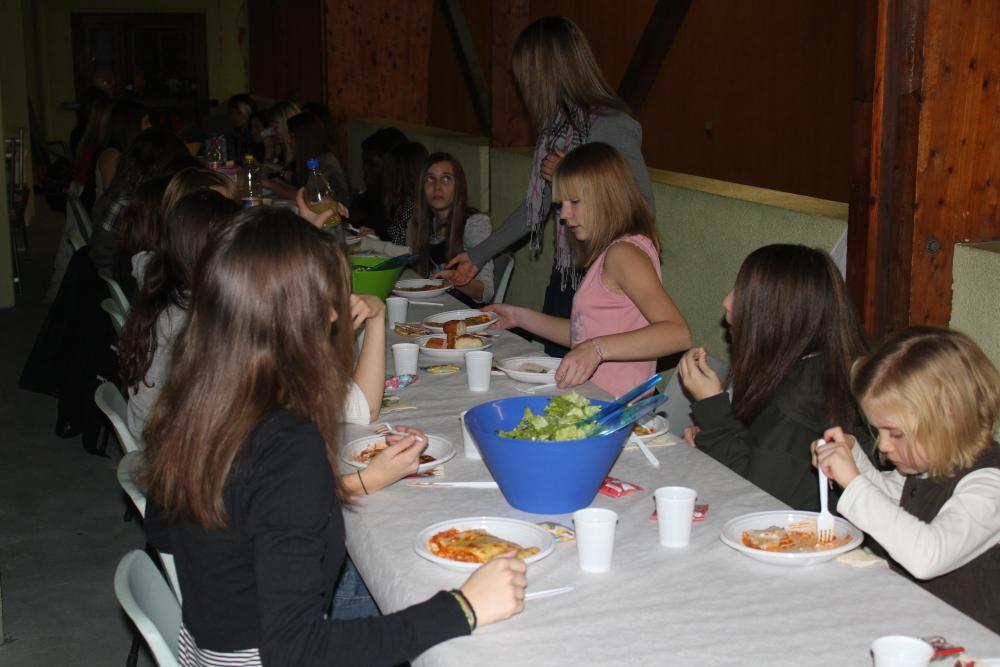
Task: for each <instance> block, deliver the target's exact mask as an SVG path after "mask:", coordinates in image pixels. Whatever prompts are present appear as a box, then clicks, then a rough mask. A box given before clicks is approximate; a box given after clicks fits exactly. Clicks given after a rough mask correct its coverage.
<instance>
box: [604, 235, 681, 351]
mask: <svg viewBox="0 0 1000 667" xmlns="http://www.w3.org/2000/svg"><path fill="white" fill-rule="evenodd" d="M604 266H605V270H606V271H607V276H608V277H609V278H610V279H611V281H612V282H613V283H614V285H608V287H619V288H621V290H622V291H623V292H624V293H625V295H626V296H628V298H629V299H630V300H631V301H632V303H634V304H635V305H636V307H637V308H638V309H639V312H641V313H642V315H643V317H645V318H646V319H647V320H649V322H650V324H649V326H647V327H643V328H642V329H636V330H635V331H629V332H625V333H621V334H615V335H612V336H601V350H602V352H603V354H604V358H605V359H614V360H617V361H631V360H636V359H649V358H652V357H662V356H666V355H668V354H673V353H675V352H680V351H682V350H686V349H687V348H689V347H691V330H690V329H689V328H688V324H687V320H685V319H684V316H683V315H681V311H680V310H679V309H678V308H677V306H676V304H674V301H673V299H671V298H670V295H669V294H667V292H666V290H665V289H664V288H663V284H662V283H661V282H660V278H659V276H657V275H656V270H655V269H654V268H653V264H652V261H651V260H650V258H649V256H648V255H646V253H645V252H643V251H642V250H641V249H640V248H639V247H638V246H636V245H635V244H633V243H615V244H614V245H612V246H611V248H610V249H609V250H608V254H607V257H606V258H605V260H604Z"/></svg>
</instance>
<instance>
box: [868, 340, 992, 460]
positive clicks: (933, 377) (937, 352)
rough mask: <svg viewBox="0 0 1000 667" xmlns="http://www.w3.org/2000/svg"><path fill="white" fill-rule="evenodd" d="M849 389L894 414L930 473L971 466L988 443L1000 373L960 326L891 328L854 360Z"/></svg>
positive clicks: (990, 438)
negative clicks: (877, 345) (868, 353)
mask: <svg viewBox="0 0 1000 667" xmlns="http://www.w3.org/2000/svg"><path fill="white" fill-rule="evenodd" d="M852 388H853V390H854V395H855V396H856V397H857V399H858V402H859V403H869V402H871V403H874V404H877V405H878V406H880V407H882V408H883V409H885V411H886V412H889V413H894V414H897V415H899V416H900V420H901V422H902V424H903V432H904V433H906V436H907V437H908V438H909V439H910V442H911V443H912V442H913V441H916V442H919V443H920V445H921V446H922V447H923V450H924V455H925V456H926V457H927V463H928V466H929V470H928V472H929V473H930V475H931V476H932V477H939V476H942V477H947V476H950V475H952V474H954V473H955V472H957V471H959V470H963V469H966V468H969V467H971V466H972V464H973V463H974V462H975V460H976V459H977V458H978V457H979V455H980V454H982V453H983V452H984V451H986V449H987V448H988V447H989V446H990V445H991V444H992V442H993V437H994V432H995V429H996V427H997V417H998V415H1000V373H998V372H997V369H996V366H994V365H993V364H992V363H991V362H990V360H989V358H988V357H987V356H986V355H985V354H984V353H983V351H982V350H981V349H980V348H979V346H978V345H976V344H975V343H974V342H973V341H972V339H971V338H969V337H968V336H967V335H965V334H964V333H962V332H960V331H955V330H953V329H945V328H943V327H931V326H922V327H912V328H910V329H904V330H903V331H899V332H897V333H895V334H893V335H892V336H890V337H889V338H887V339H886V340H885V342H884V343H883V344H882V346H881V347H880V348H879V350H878V351H877V352H876V353H875V354H874V355H872V356H871V357H870V358H867V359H862V360H860V361H859V362H858V363H857V364H856V366H855V368H854V378H853V382H852Z"/></svg>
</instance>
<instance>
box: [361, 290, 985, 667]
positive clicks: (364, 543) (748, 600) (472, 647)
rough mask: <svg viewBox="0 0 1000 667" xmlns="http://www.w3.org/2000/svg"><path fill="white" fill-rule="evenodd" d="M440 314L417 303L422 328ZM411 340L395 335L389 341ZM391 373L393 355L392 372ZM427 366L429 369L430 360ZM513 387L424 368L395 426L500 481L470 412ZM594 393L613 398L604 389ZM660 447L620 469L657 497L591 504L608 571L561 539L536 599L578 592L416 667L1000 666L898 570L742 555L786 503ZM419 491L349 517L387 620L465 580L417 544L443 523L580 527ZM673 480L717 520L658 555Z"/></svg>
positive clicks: (431, 654)
mask: <svg viewBox="0 0 1000 667" xmlns="http://www.w3.org/2000/svg"><path fill="white" fill-rule="evenodd" d="M434 300H435V301H444V300H445V297H438V298H436V299H434ZM448 300H449V301H450V297H449V298H448ZM456 307H457V306H456ZM434 312H436V311H435V309H432V308H430V307H421V306H412V305H411V306H410V316H409V318H408V319H409V320H411V321H413V320H417V319H420V318H421V317H425V316H426V315H429V314H432V313H434ZM398 340H399V339H398V337H396V336H395V334H392V333H390V335H389V343H390V344H391V343H392V342H397V341H398ZM493 352H494V354H495V356H496V358H504V357H509V356H516V355H520V354H526V353H541V347H540V346H539V345H537V344H534V343H529V342H527V341H524V340H522V339H520V338H518V337H516V336H514V335H513V334H510V333H506V334H505V335H504V336H503V337H501V338H500V339H498V340H497V342H496V343H495V345H494V347H493ZM391 363H392V362H391V355H390V361H389V366H388V367H389V369H390V372H391V368H392V365H391ZM421 365H426V363H425V360H424V359H421ZM515 384H517V385H518V386H524V385H520V384H519V383H514V382H512V381H511V380H509V379H508V378H506V377H503V378H501V377H497V376H494V377H493V385H492V387H491V390H490V392H488V393H485V394H478V395H477V394H470V393H469V392H468V391H467V389H466V376H465V372H464V368H463V372H461V373H457V374H454V375H449V376H432V375H429V374H427V373H423V374H422V375H421V378H420V380H419V381H418V382H417V383H415V384H414V385H412V386H411V387H408V388H407V389H405V390H403V391H402V392H400V396H401V398H402V399H403V400H405V401H406V402H409V403H413V404H415V405H417V406H419V409H418V410H414V411H408V412H401V413H396V414H392V415H389V416H388V417H387V419H389V420H391V421H392V422H393V423H397V422H398V423H401V424H409V425H414V426H417V427H420V428H423V429H424V430H426V431H427V432H428V433H432V434H435V435H440V436H443V437H445V438H447V439H448V440H450V441H451V442H452V443H453V444H454V445H455V447H456V449H457V450H458V452H459V453H458V455H457V456H456V458H455V459H453V460H452V461H450V462H448V463H447V464H446V465H445V476H444V477H436V478H434V479H438V480H456V481H457V480H463V481H464V480H489V479H491V478H490V475H489V472H488V470H487V469H486V466H485V465H484V464H483V463H482V462H481V461H473V460H469V459H466V458H465V457H464V456H463V454H462V438H461V430H460V426H459V422H458V416H457V415H458V413H459V412H461V411H462V410H465V409H468V408H470V407H472V406H473V405H477V404H479V403H481V402H483V401H485V400H490V399H491V398H494V397H496V396H510V395H520V394H518V393H517V392H516V391H515V390H514V389H513V386H514V385H515ZM548 393H551V392H548ZM581 393H584V394H585V395H588V396H592V397H602V398H603V397H605V396H603V395H602V393H601V392H600V390H597V389H596V388H594V387H592V386H590V385H587V386H585V387H584V388H583V390H582V392H581ZM370 432H371V430H370V428H368V427H360V426H351V427H349V428H348V436H349V437H351V438H353V437H360V436H361V435H367V434H369V433H370ZM654 452H655V453H656V455H657V457H658V458H659V459H660V460H661V462H662V465H661V467H660V468H659V469H656V468H653V467H651V466H650V465H648V464H647V463H646V461H645V459H644V458H643V456H642V454H641V453H640V452H639V451H637V450H634V449H630V450H625V451H624V452H623V453H622V454H621V456H620V457H619V459H618V461H617V462H616V464H615V466H614V468H613V470H612V474H613V475H614V476H616V477H620V478H622V479H625V480H628V481H631V482H635V483H638V484H640V485H641V486H643V487H645V488H646V491H645V492H643V493H638V494H633V495H631V496H628V497H625V498H618V499H613V498H608V497H605V496H602V495H598V496H597V497H596V498H595V500H594V502H593V505H594V506H597V507H607V508H610V509H614V510H615V511H616V512H618V514H619V524H618V529H617V534H616V542H615V555H614V562H613V565H612V570H611V572H610V573H607V574H596V575H595V574H587V573H584V572H581V571H580V569H579V567H578V564H577V559H576V548H575V543H572V542H571V543H567V544H558V545H557V546H556V550H555V552H554V553H553V554H552V555H550V556H549V557H547V558H545V559H544V560H542V561H539V562H537V563H535V564H533V565H532V566H531V567H530V568H529V572H528V580H529V584H528V589H529V590H532V589H536V590H538V589H546V588H554V587H558V586H574V587H575V589H576V590H575V591H573V592H571V593H568V594H565V595H561V596H558V597H553V598H548V599H541V600H535V601H530V602H528V603H527V605H526V608H525V610H524V612H523V613H521V614H520V615H518V616H515V617H514V618H512V619H510V620H508V621H505V622H503V623H498V624H495V625H492V626H488V627H485V628H480V629H478V630H477V631H476V632H475V633H474V634H473V635H472V636H470V637H464V638H460V639H456V640H452V641H449V642H446V643H444V644H441V645H439V646H437V647H434V648H432V649H430V650H429V651H427V652H426V653H424V654H423V655H421V656H420V657H419V658H417V659H416V660H415V661H414V664H415V665H418V666H455V667H459V666H461V667H468V666H469V665H497V666H501V665H502V666H504V667H509V666H510V665H546V666H548V665H581V664H583V665H600V664H627V665H665V664H684V665H763V664H767V665H779V666H780V665H789V666H792V665H794V666H799V665H870V664H871V662H870V658H869V654H868V646H869V644H870V643H871V641H872V640H873V639H875V638H876V637H879V636H882V635H888V634H905V635H911V636H918V637H919V636H929V635H943V636H945V637H946V638H948V639H949V640H950V641H952V642H953V643H959V644H962V645H964V646H965V647H966V648H967V650H968V652H969V653H970V654H972V655H976V656H978V657H988V656H1000V636H998V635H996V634H994V633H992V632H990V631H989V630H988V629H986V628H984V627H983V626H981V625H979V624H978V623H976V622H974V621H972V620H971V619H969V618H968V617H966V616H964V615H963V614H961V613H959V612H958V611H956V610H954V609H952V608H951V607H950V606H948V605H947V604H945V603H943V602H941V601H939V600H938V599H937V598H935V597H934V596H932V595H930V594H929V593H926V592H924V591H923V590H922V589H921V588H919V587H918V586H916V585H914V584H912V583H910V582H909V581H907V580H906V579H904V578H903V577H900V576H898V575H896V574H895V573H893V572H891V571H889V570H888V569H885V568H879V567H876V568H867V569H858V568H852V567H850V566H848V565H845V564H842V563H839V562H829V563H825V564H821V565H817V566H814V567H808V568H787V567H778V566H774V565H767V564H764V563H759V562H756V561H753V560H751V559H749V558H747V557H745V556H743V555H742V554H740V553H737V552H736V551H734V550H732V549H730V548H729V547H727V546H725V545H724V544H723V543H722V542H721V541H720V540H719V532H720V529H721V527H722V525H723V524H724V523H725V522H726V521H728V520H729V519H731V518H733V517H736V516H739V515H741V514H745V513H748V512H754V511H763V510H771V509H782V508H783V507H784V506H783V505H782V504H781V503H780V502H779V501H777V500H775V499H774V498H772V497H771V496H769V495H767V494H766V493H764V492H763V491H760V490H759V489H757V488H756V487H754V486H753V485H751V484H749V483H748V482H746V481H745V480H743V479H742V478H741V477H740V476H738V475H736V474H735V473H733V472H731V471H730V470H729V469H728V468H726V467H724V466H722V465H720V464H719V463H717V462H716V461H714V460H713V459H711V458H710V457H708V456H707V455H705V454H703V453H701V452H699V451H698V450H696V449H694V448H692V447H688V446H687V445H677V446H673V447H662V448H658V449H655V450H654ZM553 474H558V471H553ZM408 484H409V480H403V481H402V482H399V483H397V484H396V485H394V486H392V487H390V488H387V489H384V490H382V491H379V492H378V493H376V494H374V495H372V496H370V497H366V498H363V499H362V500H361V501H360V502H359V503H358V504H357V505H356V506H355V507H354V508H353V509H350V510H347V511H345V516H346V520H347V536H348V549H349V551H350V553H351V556H352V558H353V559H354V561H355V563H356V565H357V567H358V569H359V570H360V572H361V574H362V576H363V577H364V579H365V581H366V582H368V585H369V588H370V589H371V592H372V595H373V596H374V597H375V600H376V601H377V602H378V604H379V606H380V607H381V609H382V610H383V611H384V612H391V611H395V610H399V609H402V608H404V607H406V606H409V605H411V604H414V603H416V602H419V601H421V600H424V599H426V598H428V597H430V596H431V595H432V594H433V593H434V592H435V591H438V590H441V589H450V588H455V587H457V586H459V585H461V583H462V582H463V581H464V576H463V575H462V574H461V573H456V572H451V571H448V570H445V569H442V568H440V567H438V566H436V565H434V564H432V563H429V562H427V561H425V560H424V559H422V558H420V557H419V556H417V555H416V553H415V552H414V550H413V540H414V536H415V535H416V534H417V533H418V532H419V531H420V530H421V529H423V528H425V527H426V526H428V525H430V524H432V523H435V522H438V521H443V520H446V519H453V518H459V517H464V516H478V515H489V516H504V517H513V518H520V519H526V520H529V521H544V520H554V521H557V522H559V523H562V524H565V525H567V526H572V519H571V517H570V516H569V515H556V516H542V515H534V514H526V513H524V512H520V511H518V510H515V509H514V508H512V507H511V506H510V505H508V504H507V503H506V502H505V501H504V499H503V497H502V495H501V494H500V492H499V491H496V490H477V489H423V488H414V487H411V486H408ZM675 484H676V485H684V486H690V487H692V488H694V489H696V490H697V491H698V502H701V503H709V504H710V509H709V512H708V516H707V518H706V520H705V521H704V522H701V523H696V524H694V527H693V530H692V536H691V545H690V546H689V547H686V548H683V549H676V550H674V549H667V548H665V547H661V546H659V542H658V537H657V526H656V522H655V521H651V520H650V518H649V515H650V513H651V512H652V510H653V500H652V490H653V489H655V488H656V487H658V486H665V485H675Z"/></svg>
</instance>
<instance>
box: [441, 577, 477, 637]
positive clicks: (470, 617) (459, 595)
mask: <svg viewBox="0 0 1000 667" xmlns="http://www.w3.org/2000/svg"><path fill="white" fill-rule="evenodd" d="M448 592H449V593H451V594H452V596H453V597H454V598H455V600H457V601H458V606H459V607H461V608H462V613H463V614H465V620H466V621H468V623H469V632H472V631H473V630H475V629H476V626H477V625H479V619H478V618H476V610H475V609H474V608H473V607H472V603H471V602H469V598H467V597H465V593H463V592H462V591H460V590H459V589H457V588H453V589H451V590H450V591H448Z"/></svg>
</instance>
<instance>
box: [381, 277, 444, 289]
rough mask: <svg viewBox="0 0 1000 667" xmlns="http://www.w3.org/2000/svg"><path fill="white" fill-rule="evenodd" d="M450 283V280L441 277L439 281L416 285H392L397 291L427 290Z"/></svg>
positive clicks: (439, 287)
mask: <svg viewBox="0 0 1000 667" xmlns="http://www.w3.org/2000/svg"><path fill="white" fill-rule="evenodd" d="M450 284H451V281H450V280H448V279H446V278H442V279H441V281H440V282H436V283H427V284H426V285H417V286H416V287H399V286H398V285H397V286H396V287H394V288H393V289H395V290H396V291H397V292H428V291H430V290H434V289H441V288H442V287H447V286H448V285H450Z"/></svg>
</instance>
